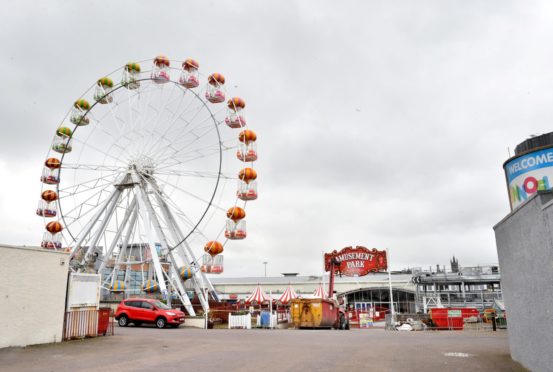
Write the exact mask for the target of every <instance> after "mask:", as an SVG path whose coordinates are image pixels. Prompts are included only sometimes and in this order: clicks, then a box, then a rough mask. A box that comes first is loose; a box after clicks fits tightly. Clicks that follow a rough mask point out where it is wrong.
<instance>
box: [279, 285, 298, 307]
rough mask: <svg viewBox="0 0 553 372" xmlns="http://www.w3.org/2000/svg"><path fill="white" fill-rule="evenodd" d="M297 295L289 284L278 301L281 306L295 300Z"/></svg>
mask: <svg viewBox="0 0 553 372" xmlns="http://www.w3.org/2000/svg"><path fill="white" fill-rule="evenodd" d="M297 297H298V295H297V294H296V291H294V288H292V286H291V285H290V284H288V288H286V290H285V291H284V293H283V294H282V296H280V297H279V299H278V300H279V301H280V302H281V303H283V304H287V303H289V302H290V301H291V300H293V299H294V298H297Z"/></svg>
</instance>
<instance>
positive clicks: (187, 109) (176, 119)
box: [149, 91, 202, 153]
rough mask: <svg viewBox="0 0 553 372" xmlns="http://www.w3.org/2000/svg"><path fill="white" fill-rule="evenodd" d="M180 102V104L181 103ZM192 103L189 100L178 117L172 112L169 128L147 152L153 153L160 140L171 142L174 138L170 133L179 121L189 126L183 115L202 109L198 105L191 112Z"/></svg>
mask: <svg viewBox="0 0 553 372" xmlns="http://www.w3.org/2000/svg"><path fill="white" fill-rule="evenodd" d="M185 97H186V91H185V92H184V93H183V95H182V100H184V98H185ZM182 100H181V103H182ZM193 103H194V100H192V99H190V100H189V102H188V103H187V105H186V106H185V107H184V108H183V109H182V111H181V112H180V113H179V114H178V115H177V112H176V111H173V112H172V114H173V117H172V118H171V119H170V120H169V123H170V125H169V127H168V128H167V129H166V130H165V131H164V132H163V134H162V135H161V136H160V137H159V138H158V139H157V141H155V142H154V143H153V145H152V146H151V149H150V150H149V153H153V150H152V149H154V148H156V147H157V146H159V145H161V143H160V142H161V141H162V140H166V139H169V141H170V142H171V141H172V140H173V139H174V136H173V135H171V134H172V133H171V131H172V130H173V127H174V126H175V125H177V124H178V123H179V119H180V120H182V121H184V122H185V123H186V126H187V125H189V124H190V122H188V121H186V120H185V119H183V118H182V116H183V115H185V114H188V113H190V112H195V111H199V110H200V109H201V108H202V105H198V106H196V107H194V108H193V109H192V110H190V106H191V105H192V104H193ZM168 111H169V112H170V111H171V110H169V109H168ZM177 129H178V127H177Z"/></svg>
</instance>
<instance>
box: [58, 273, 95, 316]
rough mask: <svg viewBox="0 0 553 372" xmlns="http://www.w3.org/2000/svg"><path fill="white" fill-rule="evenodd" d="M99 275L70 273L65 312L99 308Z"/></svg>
mask: <svg viewBox="0 0 553 372" xmlns="http://www.w3.org/2000/svg"><path fill="white" fill-rule="evenodd" d="M101 280H102V276H101V275H100V274H82V273H71V275H70V276H69V291H68V295H67V310H71V309H73V308H77V307H94V308H96V309H98V308H99V306H100V282H101Z"/></svg>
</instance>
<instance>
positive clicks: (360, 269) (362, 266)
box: [325, 246, 388, 276]
mask: <svg viewBox="0 0 553 372" xmlns="http://www.w3.org/2000/svg"><path fill="white" fill-rule="evenodd" d="M332 259H335V260H336V261H337V262H338V264H337V265H338V267H336V268H335V270H336V271H338V272H340V273H341V274H343V275H346V276H363V275H367V274H368V273H369V272H379V271H384V270H386V269H387V268H388V260H387V259H386V251H377V250H376V249H375V248H373V249H367V248H365V247H360V246H357V247H355V248H353V247H346V248H344V249H342V250H341V251H339V252H338V251H333V252H332V253H325V270H326V271H330V270H331V260H332Z"/></svg>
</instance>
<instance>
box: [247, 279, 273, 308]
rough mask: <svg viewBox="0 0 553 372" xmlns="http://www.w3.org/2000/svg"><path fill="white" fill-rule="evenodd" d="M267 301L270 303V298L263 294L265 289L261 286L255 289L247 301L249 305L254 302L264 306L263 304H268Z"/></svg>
mask: <svg viewBox="0 0 553 372" xmlns="http://www.w3.org/2000/svg"><path fill="white" fill-rule="evenodd" d="M267 301H269V296H267V295H266V294H265V292H263V289H262V288H261V286H260V285H259V284H258V285H257V287H255V290H254V291H253V293H252V294H251V295H250V297H248V298H247V299H246V303H247V304H250V303H253V302H255V303H258V304H262V303H263V302H267Z"/></svg>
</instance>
